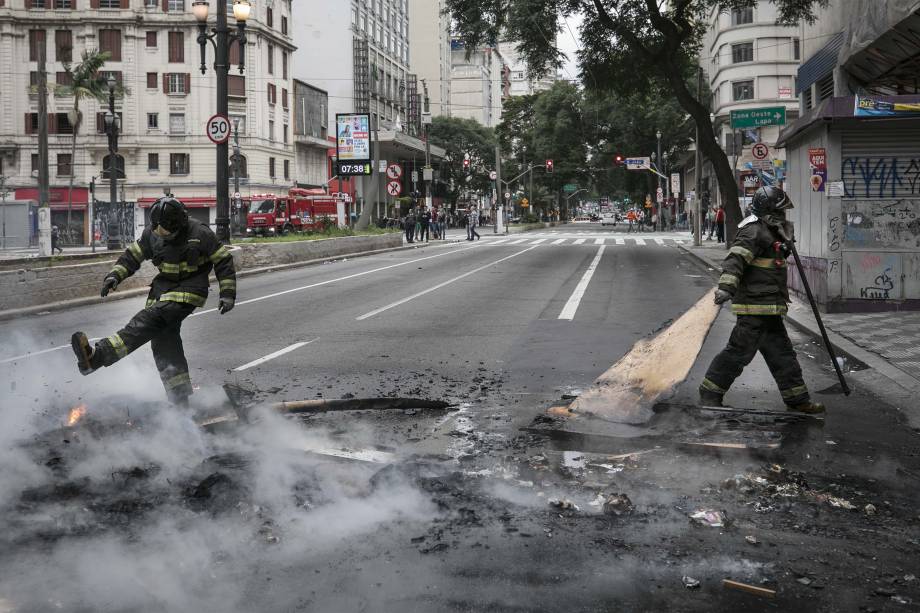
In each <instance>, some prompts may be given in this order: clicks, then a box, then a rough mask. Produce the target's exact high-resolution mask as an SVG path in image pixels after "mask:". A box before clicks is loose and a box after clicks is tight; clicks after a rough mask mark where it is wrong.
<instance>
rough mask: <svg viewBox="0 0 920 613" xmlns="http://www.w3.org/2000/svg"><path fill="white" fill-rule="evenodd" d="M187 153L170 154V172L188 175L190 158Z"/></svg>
mask: <svg viewBox="0 0 920 613" xmlns="http://www.w3.org/2000/svg"><path fill="white" fill-rule="evenodd" d="M188 157H189V156H188V154H187V153H170V154H169V174H171V175H187V174H188V173H189V159H188Z"/></svg>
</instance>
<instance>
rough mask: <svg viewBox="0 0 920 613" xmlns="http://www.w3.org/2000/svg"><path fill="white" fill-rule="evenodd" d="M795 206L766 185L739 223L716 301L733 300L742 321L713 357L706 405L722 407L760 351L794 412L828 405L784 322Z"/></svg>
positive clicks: (703, 392) (703, 393) (703, 397)
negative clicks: (811, 385) (819, 399)
mask: <svg viewBox="0 0 920 613" xmlns="http://www.w3.org/2000/svg"><path fill="white" fill-rule="evenodd" d="M791 208H792V202H791V201H790V200H789V197H788V196H787V195H786V193H785V192H784V191H783V190H781V189H779V188H778V187H773V186H770V187H762V188H760V189H758V190H757V192H755V194H754V215H752V216H750V217H746V218H745V219H744V220H742V222H741V223H740V224H738V234H737V235H736V236H735V240H734V241H733V242H732V246H731V249H730V250H729V252H728V255H727V256H726V257H725V260H723V262H722V276H721V277H719V288H718V289H717V290H716V293H715V303H716V304H722V303H724V302H727V301H729V300H731V301H732V312H733V313H735V315H737V316H738V320H737V322H736V323H735V328H734V330H732V334H731V337H730V338H729V340H728V345H727V346H726V347H725V349H723V350H722V352H721V353H719V355H717V356H716V357H715V359H714V360H713V361H712V364H710V366H709V370H707V371H706V378H705V379H703V382H702V383H701V384H700V389H699V392H700V404H701V405H702V406H716V407H720V406H722V398H723V397H724V396H725V393H726V392H728V390H729V388H730V387H731V386H732V383H734V382H735V379H737V378H738V377H739V376H740V375H741V373H742V371H743V370H744V367H745V366H747V365H748V364H750V363H751V360H753V359H754V355H755V354H756V353H757V352H758V351H760V353H761V355H763V357H764V360H765V361H766V362H767V366H768V367H769V368H770V372H771V373H772V374H773V378H774V379H775V380H776V383H777V385H778V386H779V390H780V394H781V395H782V397H783V402H785V403H786V406H787V407H788V409H789V410H791V411H799V412H803V413H822V412H824V406H823V405H821V404H818V403H814V402H811V399H810V396H809V394H808V388H807V387H806V385H805V380H804V379H803V377H802V367H801V366H799V361H798V359H797V358H796V355H795V349H793V347H792V342H791V341H790V340H789V334H788V333H787V332H786V325H785V323H784V322H783V316H784V315H785V314H786V313H787V311H788V306H787V303H788V302H789V289H788V287H787V285H786V257H788V255H789V253H790V250H789V248H788V247H787V245H786V243H787V241H788V238H789V237H791V236H792V228H791V225H790V224H788V223H787V222H786V210H787V209H791Z"/></svg>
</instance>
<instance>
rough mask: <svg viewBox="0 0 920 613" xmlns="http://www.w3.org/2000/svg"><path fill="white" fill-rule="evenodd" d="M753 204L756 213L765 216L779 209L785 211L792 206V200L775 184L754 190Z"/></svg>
mask: <svg viewBox="0 0 920 613" xmlns="http://www.w3.org/2000/svg"><path fill="white" fill-rule="evenodd" d="M751 206H752V208H753V209H754V215H757V216H758V217H763V216H764V215H770V214H772V213H775V212H777V211H785V210H786V209H791V208H792V201H791V200H789V196H787V195H786V192H784V191H783V190H781V189H780V188H778V187H776V186H774V185H767V186H766V187H761V188H759V189H758V190H757V191H756V192H754V197H753V198H752V199H751Z"/></svg>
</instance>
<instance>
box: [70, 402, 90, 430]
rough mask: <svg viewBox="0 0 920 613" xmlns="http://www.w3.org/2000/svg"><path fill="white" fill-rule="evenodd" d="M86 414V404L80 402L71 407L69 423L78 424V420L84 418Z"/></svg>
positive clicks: (71, 424)
mask: <svg viewBox="0 0 920 613" xmlns="http://www.w3.org/2000/svg"><path fill="white" fill-rule="evenodd" d="M84 415H86V405H85V404H80V405H77V406H75V407H74V408H72V409H70V414H69V415H68V416H67V425H68V426H73V425H76V423H77V422H78V421H80V420H81V419H83V416H84Z"/></svg>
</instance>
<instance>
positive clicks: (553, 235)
mask: <svg viewBox="0 0 920 613" xmlns="http://www.w3.org/2000/svg"><path fill="white" fill-rule="evenodd" d="M581 234H585V235H587V236H580V235H581ZM599 234H600V236H598V235H599ZM612 234H613V233H605V234H602V233H598V232H584V233H580V232H528V233H527V236H525V237H515V236H504V237H503V236H500V235H492V236H483V239H484V240H483V243H484V244H487V245H496V246H497V245H505V246H510V245H524V244H526V245H529V246H539V245H556V246H562V245H586V246H587V245H591V246H598V247H600V246H604V245H607V246H609V245H614V244H615V245H626V246H633V245H635V246H639V247H645V246H648V245H653V246H657V247H675V246H677V245H686V244H688V243H689V242H691V240H689V239H687V238H685V237H681V238H678V237H676V236H673V235H671V236H662V235H657V236H656V235H655V234H651V233H646V234H643V235H642V237H641V238H640V237H639V236H637V235H626V236H613V235H612ZM589 236H590V238H589Z"/></svg>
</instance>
